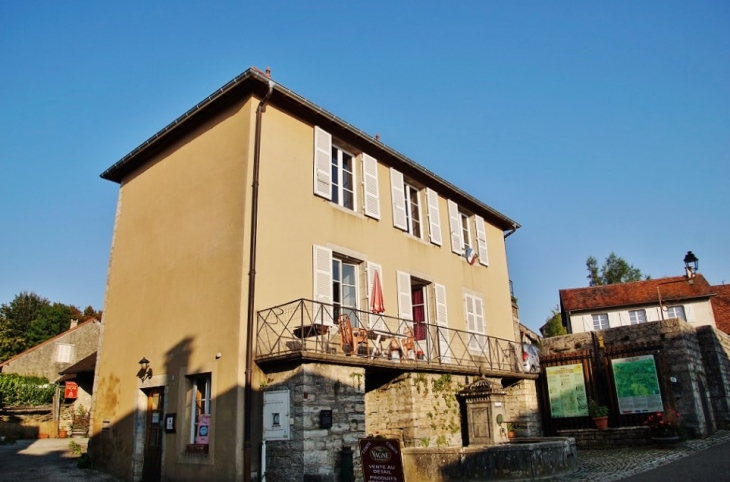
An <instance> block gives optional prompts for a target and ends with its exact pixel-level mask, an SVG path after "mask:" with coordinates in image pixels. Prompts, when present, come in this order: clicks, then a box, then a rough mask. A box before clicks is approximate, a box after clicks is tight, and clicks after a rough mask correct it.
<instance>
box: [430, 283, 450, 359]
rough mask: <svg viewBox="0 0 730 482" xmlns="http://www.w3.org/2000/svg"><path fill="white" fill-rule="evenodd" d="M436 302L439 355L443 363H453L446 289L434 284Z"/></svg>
mask: <svg viewBox="0 0 730 482" xmlns="http://www.w3.org/2000/svg"><path fill="white" fill-rule="evenodd" d="M433 293H434V300H435V302H436V325H438V328H437V329H438V332H439V337H438V339H439V341H438V344H439V355H440V356H441V362H442V363H450V362H451V356H452V352H451V347H450V346H449V330H448V329H447V328H448V326H449V318H448V313H447V311H446V287H445V286H444V285H441V284H438V283H434V285H433Z"/></svg>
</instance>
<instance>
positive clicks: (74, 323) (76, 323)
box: [68, 320, 79, 330]
mask: <svg viewBox="0 0 730 482" xmlns="http://www.w3.org/2000/svg"><path fill="white" fill-rule="evenodd" d="M78 324H79V320H71V326H70V327H69V328H68V329H69V330H73V329H74V328H76V326H78Z"/></svg>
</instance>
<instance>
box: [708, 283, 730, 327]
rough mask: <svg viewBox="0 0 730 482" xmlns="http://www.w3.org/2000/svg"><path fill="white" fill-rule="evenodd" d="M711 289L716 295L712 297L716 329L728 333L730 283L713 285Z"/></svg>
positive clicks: (729, 323) (729, 325) (729, 321)
mask: <svg viewBox="0 0 730 482" xmlns="http://www.w3.org/2000/svg"><path fill="white" fill-rule="evenodd" d="M712 291H713V292H714V293H715V294H716V295H717V296H715V297H713V298H712V312H713V314H714V315H715V325H716V326H717V329H718V330H722V331H724V332H725V333H730V285H717V286H713V287H712Z"/></svg>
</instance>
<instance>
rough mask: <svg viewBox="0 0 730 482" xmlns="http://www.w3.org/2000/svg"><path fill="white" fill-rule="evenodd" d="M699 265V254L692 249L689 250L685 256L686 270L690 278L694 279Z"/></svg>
mask: <svg viewBox="0 0 730 482" xmlns="http://www.w3.org/2000/svg"><path fill="white" fill-rule="evenodd" d="M699 266H700V260H699V259H697V256H695V255H694V253H692V251H687V254H686V255H685V257H684V272H685V274H686V276H687V279H688V280H692V279H694V277H695V274H697V269H698V268H699Z"/></svg>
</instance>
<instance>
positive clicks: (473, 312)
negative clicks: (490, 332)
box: [464, 293, 487, 354]
mask: <svg viewBox="0 0 730 482" xmlns="http://www.w3.org/2000/svg"><path fill="white" fill-rule="evenodd" d="M464 306H465V309H464V311H465V313H466V331H467V332H468V333H469V337H468V338H469V342H468V343H469V351H470V352H472V353H480V354H484V353H485V350H486V349H487V337H486V336H485V335H486V333H487V329H486V323H485V322H484V302H483V301H482V299H481V298H480V297H478V296H474V295H470V294H468V293H464Z"/></svg>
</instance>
